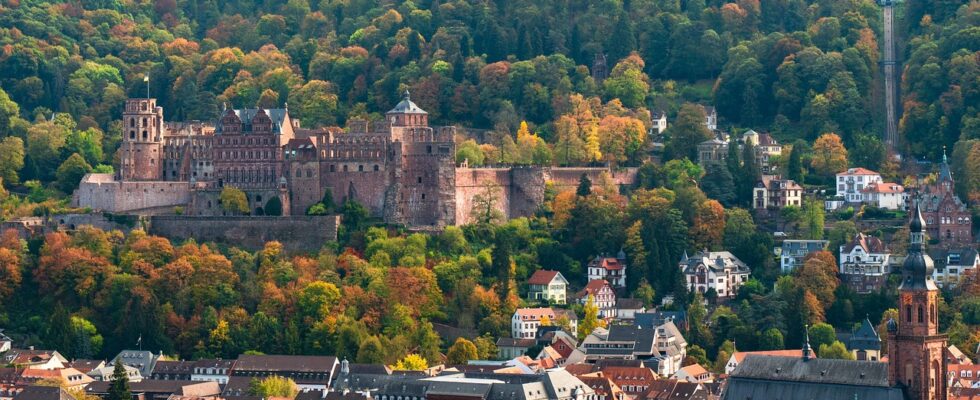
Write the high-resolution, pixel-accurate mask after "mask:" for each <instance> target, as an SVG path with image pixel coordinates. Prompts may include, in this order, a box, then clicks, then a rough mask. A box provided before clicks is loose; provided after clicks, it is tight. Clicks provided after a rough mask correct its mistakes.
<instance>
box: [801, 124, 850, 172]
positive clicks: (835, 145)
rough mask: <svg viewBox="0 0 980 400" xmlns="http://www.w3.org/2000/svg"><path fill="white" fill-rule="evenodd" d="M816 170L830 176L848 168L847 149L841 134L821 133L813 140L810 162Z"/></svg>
mask: <svg viewBox="0 0 980 400" xmlns="http://www.w3.org/2000/svg"><path fill="white" fill-rule="evenodd" d="M810 166H811V167H813V170H814V172H816V173H817V174H818V175H821V176H824V177H829V176H831V175H834V174H836V173H838V172H841V171H843V170H844V169H846V168H847V149H846V148H844V142H842V141H841V139H840V136H837V134H835V133H825V134H823V135H820V137H819V138H817V140H816V141H815V142H813V159H812V161H811V162H810Z"/></svg>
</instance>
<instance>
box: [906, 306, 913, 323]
mask: <svg viewBox="0 0 980 400" xmlns="http://www.w3.org/2000/svg"><path fill="white" fill-rule="evenodd" d="M905 322H912V306H911V305H906V306H905Z"/></svg>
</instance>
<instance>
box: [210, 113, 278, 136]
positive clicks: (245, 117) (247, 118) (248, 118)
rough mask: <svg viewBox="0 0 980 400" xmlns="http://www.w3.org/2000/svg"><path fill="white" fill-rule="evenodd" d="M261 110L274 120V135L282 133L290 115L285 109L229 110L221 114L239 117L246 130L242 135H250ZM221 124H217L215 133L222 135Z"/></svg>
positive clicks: (243, 130) (222, 115)
mask: <svg viewBox="0 0 980 400" xmlns="http://www.w3.org/2000/svg"><path fill="white" fill-rule="evenodd" d="M259 110H261V111H264V112H265V115H268V116H269V119H271V120H272V133H282V127H283V125H284V124H285V123H286V118H287V116H288V115H289V110H286V109H285V108H242V109H229V110H226V111H225V112H223V113H222V114H221V116H220V117H219V118H221V117H224V116H225V115H226V114H227V113H229V112H231V113H234V114H235V115H236V116H238V119H239V120H241V121H242V125H243V126H244V128H243V129H242V133H249V132H251V131H252V119H253V118H255V115H256V114H258V113H259ZM222 129H223V128H222V126H221V122H220V120H219V122H218V123H217V124H215V128H214V132H215V133H217V134H221V130H222Z"/></svg>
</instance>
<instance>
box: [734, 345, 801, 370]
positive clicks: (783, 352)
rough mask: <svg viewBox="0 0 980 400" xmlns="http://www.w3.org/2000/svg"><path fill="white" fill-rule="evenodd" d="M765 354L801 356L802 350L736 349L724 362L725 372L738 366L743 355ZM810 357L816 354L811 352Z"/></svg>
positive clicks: (790, 356)
mask: <svg viewBox="0 0 980 400" xmlns="http://www.w3.org/2000/svg"><path fill="white" fill-rule="evenodd" d="M752 355H754V356H765V357H789V358H800V357H803V350H800V349H796V350H764V351H736V352H735V353H733V354H732V355H731V356H729V357H728V363H727V364H725V374H726V375H731V374H732V371H734V370H735V368H738V366H739V364H741V363H742V361H745V357H748V356H752ZM810 356H811V357H814V358H816V356H817V355H816V354H815V353H814V354H811V355H810Z"/></svg>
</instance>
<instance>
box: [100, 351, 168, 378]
mask: <svg viewBox="0 0 980 400" xmlns="http://www.w3.org/2000/svg"><path fill="white" fill-rule="evenodd" d="M162 354H163V353H161V354H153V352H150V351H145V350H123V351H121V352H119V354H118V355H116V358H113V359H112V361H110V362H109V364H110V365H115V364H116V360H119V361H120V362H122V364H123V365H128V366H130V367H133V368H136V369H138V370H139V371H140V376H143V377H149V376H150V375H152V374H153V367H154V366H156V363H157V360H158V359H160V356H161V355H162Z"/></svg>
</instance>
